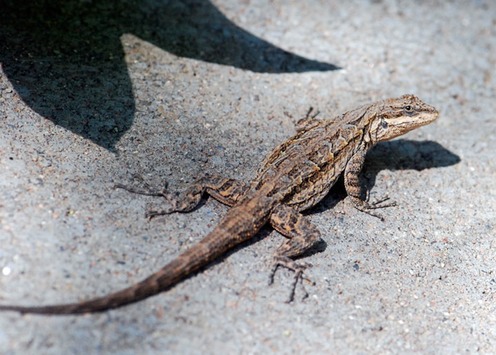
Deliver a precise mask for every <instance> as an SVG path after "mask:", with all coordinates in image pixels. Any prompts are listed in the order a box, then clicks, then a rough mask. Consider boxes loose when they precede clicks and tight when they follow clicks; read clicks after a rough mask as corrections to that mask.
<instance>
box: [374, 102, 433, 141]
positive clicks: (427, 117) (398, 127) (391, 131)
mask: <svg viewBox="0 0 496 355" xmlns="http://www.w3.org/2000/svg"><path fill="white" fill-rule="evenodd" d="M438 116H439V112H438V111H437V110H436V109H435V108H434V107H432V106H430V105H427V104H426V103H425V102H423V101H422V100H420V99H419V98H418V97H416V96H415V95H403V96H401V97H399V98H396V99H387V100H384V101H382V102H381V104H380V105H379V110H378V112H377V115H376V117H375V119H374V120H373V121H372V122H371V124H370V138H371V140H372V142H373V143H378V142H382V141H387V140H389V139H392V138H395V137H398V136H401V135H402V134H405V133H407V132H409V131H411V130H413V129H415V128H418V127H421V126H425V125H427V124H429V123H431V122H432V121H434V120H435V119H436V118H438Z"/></svg>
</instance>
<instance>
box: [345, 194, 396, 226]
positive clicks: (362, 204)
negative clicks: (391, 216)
mask: <svg viewBox="0 0 496 355" xmlns="http://www.w3.org/2000/svg"><path fill="white" fill-rule="evenodd" d="M386 201H389V196H385V197H384V198H382V199H379V200H377V201H374V202H372V203H370V202H368V201H363V200H360V199H356V200H355V199H353V205H354V207H355V208H356V209H357V210H359V211H362V212H365V213H367V214H368V215H370V216H372V217H376V218H379V219H380V220H381V221H383V222H384V217H383V216H382V215H380V214H379V213H375V212H372V210H377V209H380V208H388V207H394V206H397V204H396V202H394V201H390V202H387V203H385V202H386Z"/></svg>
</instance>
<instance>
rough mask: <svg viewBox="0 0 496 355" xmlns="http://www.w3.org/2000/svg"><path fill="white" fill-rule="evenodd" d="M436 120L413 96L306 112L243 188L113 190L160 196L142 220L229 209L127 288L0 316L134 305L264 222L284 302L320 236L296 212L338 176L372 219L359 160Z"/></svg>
mask: <svg viewBox="0 0 496 355" xmlns="http://www.w3.org/2000/svg"><path fill="white" fill-rule="evenodd" d="M438 116H439V112H438V111H437V110H436V109H435V108H434V107H432V106H430V105H428V104H426V103H424V102H423V101H422V100H420V99H419V98H417V97H416V96H414V95H403V96H401V97H398V98H391V99H385V100H381V101H378V102H375V103H372V104H368V105H363V106H360V107H358V108H355V109H353V110H350V111H347V112H345V113H343V114H341V115H338V116H337V117H334V118H332V119H316V118H315V117H314V116H313V117H309V114H307V117H306V118H305V119H302V120H300V121H298V123H297V127H296V134H295V135H293V136H292V137H291V138H289V139H288V140H286V141H285V142H283V143H282V144H280V145H279V146H278V147H276V148H275V149H274V150H273V151H272V152H271V153H270V154H268V156H267V157H266V158H265V160H264V161H263V162H262V164H261V165H260V168H259V169H258V171H257V173H256V176H255V177H254V178H253V180H252V181H251V182H250V183H245V182H242V181H240V180H235V179H231V178H222V177H217V176H209V175H207V176H205V177H204V178H202V179H199V180H198V181H197V183H195V184H194V185H192V186H191V187H190V188H189V189H187V190H186V192H185V193H184V194H183V195H182V196H179V195H178V194H175V195H173V194H171V193H168V192H167V191H166V189H164V190H162V191H159V192H151V191H144V190H141V191H139V190H138V189H132V188H127V187H126V186H124V185H116V187H120V188H126V189H128V190H130V191H131V192H136V193H141V194H145V195H153V196H161V197H164V198H165V199H166V200H167V202H168V207H167V208H166V209H164V210H155V211H149V212H148V213H147V216H148V217H149V218H152V217H154V216H157V215H165V214H170V213H173V212H190V211H192V210H193V209H195V208H196V207H197V206H198V204H199V203H200V201H201V199H202V196H203V195H205V194H208V195H210V196H211V197H213V198H214V199H216V200H218V201H220V202H221V203H223V204H225V205H227V206H230V207H231V208H230V210H229V211H228V212H227V214H226V215H225V216H224V217H223V218H222V219H221V220H220V221H219V223H218V224H217V226H216V227H214V228H213V230H212V231H211V232H210V233H208V234H207V235H206V236H205V237H204V238H203V239H202V240H200V241H199V242H198V243H197V244H195V245H193V246H192V247H190V248H189V249H187V250H186V251H184V252H183V253H182V254H180V255H179V256H178V257H176V258H175V259H173V260H172V261H170V262H169V263H168V264H166V265H165V266H164V267H163V268H161V269H160V270H158V271H157V272H155V273H154V274H152V275H151V276H149V277H147V278H145V279H144V280H142V281H141V282H138V283H136V284H134V285H133V286H129V287H127V288H125V289H123V290H121V291H117V292H115V293H110V294H108V295H106V296H102V297H97V298H94V299H90V300H87V301H82V302H77V303H67V304H55V305H47V306H20V305H0V311H17V312H20V313H22V314H24V313H35V314H47V315H64V314H65V315H68V314H84V313H97V312H103V311H107V310H110V309H115V308H118V307H122V306H125V305H128V304H131V303H135V302H138V301H140V300H143V299H145V298H148V297H150V296H153V295H156V294H158V293H160V292H163V291H166V290H168V289H170V288H172V287H173V286H175V285H176V284H178V283H179V282H182V281H183V280H184V279H186V278H188V277H189V276H191V275H192V274H195V273H197V272H199V271H200V270H201V269H202V268H204V267H206V266H208V265H209V264H210V263H211V262H212V261H213V260H215V259H217V258H219V257H221V256H222V255H223V254H225V253H227V251H229V250H231V249H232V248H234V247H235V246H237V245H239V244H241V243H243V242H246V241H247V240H249V239H251V238H253V237H254V236H255V235H256V234H257V233H258V231H259V230H260V229H261V228H262V227H263V226H264V225H266V224H270V225H271V226H272V227H273V229H275V230H276V231H277V232H278V233H280V234H282V235H283V236H284V237H286V239H285V240H284V242H283V243H282V244H281V245H280V246H279V247H278V248H277V249H276V251H275V254H274V262H273V269H272V274H271V279H270V280H273V275H274V273H275V272H276V270H277V268H278V267H280V266H282V267H286V268H288V269H290V270H291V271H293V272H294V281H293V284H292V290H291V295H290V297H289V301H292V300H293V298H294V294H295V288H296V285H297V283H298V281H301V280H303V277H304V276H303V272H304V270H305V268H306V267H308V266H309V265H307V264H306V263H302V262H298V261H297V260H296V259H297V258H298V257H300V256H301V255H302V254H303V253H305V251H307V250H308V249H309V248H311V247H312V246H313V245H314V244H315V243H317V242H318V241H319V240H320V237H321V233H320V231H319V229H318V228H317V227H316V226H315V225H314V224H312V223H311V222H310V220H309V218H308V217H307V216H305V215H303V214H302V213H301V212H302V211H304V210H307V209H309V208H310V207H312V206H314V205H316V204H317V203H318V202H319V201H320V200H322V198H324V196H326V195H327V193H328V192H329V190H330V188H331V187H332V186H333V185H334V184H335V182H336V180H337V179H338V178H339V177H340V176H341V174H343V175H344V186H345V190H346V193H347V195H348V197H349V199H350V200H351V202H352V204H353V206H354V207H356V208H357V209H358V210H360V211H364V212H368V213H370V214H373V213H372V210H374V209H376V208H383V207H389V206H392V205H394V203H389V204H386V203H385V202H384V201H386V200H387V198H386V199H382V200H378V201H376V202H374V203H371V202H369V194H368V193H367V191H364V190H366V189H364V188H363V186H361V184H360V182H361V181H360V177H361V176H360V174H361V170H362V167H363V165H364V161H365V155H366V153H367V151H368V150H369V149H370V148H371V147H372V146H374V145H375V144H377V143H379V142H383V141H387V140H390V139H392V138H395V137H397V136H400V135H403V134H405V133H407V132H409V131H411V130H413V129H416V128H418V127H421V126H424V125H427V124H429V123H431V122H433V121H434V120H436V119H437V118H438ZM373 215H374V214H373ZM376 216H377V217H381V216H379V215H376Z"/></svg>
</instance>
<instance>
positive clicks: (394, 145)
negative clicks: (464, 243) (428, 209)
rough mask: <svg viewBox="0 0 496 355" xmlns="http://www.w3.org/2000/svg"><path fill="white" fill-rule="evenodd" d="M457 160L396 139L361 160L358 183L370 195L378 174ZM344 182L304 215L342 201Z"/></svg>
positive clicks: (434, 147) (427, 144)
mask: <svg viewBox="0 0 496 355" xmlns="http://www.w3.org/2000/svg"><path fill="white" fill-rule="evenodd" d="M460 161H461V159H460V157H459V156H458V155H456V154H454V153H452V152H450V151H449V150H447V149H446V148H444V147H443V146H441V145H440V144H439V143H436V142H433V141H423V142H419V141H411V140H407V139H397V140H394V141H388V142H383V143H379V144H377V145H376V146H374V147H373V148H372V149H371V150H370V151H369V152H368V153H367V157H366V159H365V166H364V168H363V170H362V173H361V183H362V184H363V187H364V191H365V190H366V191H370V190H371V189H372V188H373V187H374V185H375V182H376V178H377V174H378V173H379V172H380V171H381V170H386V169H387V170H409V169H412V170H417V171H421V170H425V169H431V168H439V167H446V166H451V165H455V164H458V163H459V162H460ZM346 196H347V194H346V190H345V188H344V179H343V177H342V176H341V177H340V178H339V179H338V181H337V182H336V184H335V185H334V186H333V187H332V188H331V191H330V192H329V194H328V195H327V196H326V197H325V198H324V199H323V200H322V201H321V202H320V203H318V204H317V205H316V206H314V207H312V208H311V209H309V210H308V211H306V212H305V213H306V214H313V213H316V212H322V211H325V210H328V209H332V208H334V206H336V204H337V203H339V202H340V201H342V200H344V199H345V198H346Z"/></svg>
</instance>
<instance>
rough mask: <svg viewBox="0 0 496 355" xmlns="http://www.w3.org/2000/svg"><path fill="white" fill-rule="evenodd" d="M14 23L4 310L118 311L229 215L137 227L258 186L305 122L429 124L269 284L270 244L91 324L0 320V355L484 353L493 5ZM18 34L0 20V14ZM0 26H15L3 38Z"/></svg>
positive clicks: (4, 134)
mask: <svg viewBox="0 0 496 355" xmlns="http://www.w3.org/2000/svg"><path fill="white" fill-rule="evenodd" d="M16 3H18V2H14V1H10V2H9V1H7V2H6V4H4V5H3V6H6V7H7V8H8V10H9V11H3V14H2V15H0V24H1V25H0V36H1V37H0V42H2V47H3V49H2V50H1V51H0V64H1V66H0V245H1V247H0V303H3V304H5V303H17V304H26V305H28V304H29V305H31V304H40V305H41V304H49V303H59V302H70V301H75V300H83V299H86V298H89V297H94V296H100V295H104V294H106V293H109V292H112V291H116V290H118V289H121V288H123V287H125V286H127V285H129V284H132V283H134V282H137V281H139V280H141V279H142V278H144V277H145V276H147V275H148V274H150V273H152V272H154V271H156V270H157V269H159V268H160V267H161V266H162V265H164V264H165V263H166V262H168V261H170V260H171V259H173V258H174V257H175V256H177V255H178V254H179V253H180V252H181V251H183V250H185V249H186V248H188V247H189V246H191V245H193V244H194V243H196V242H197V241H198V240H200V239H201V238H202V237H203V236H204V235H206V234H207V233H208V232H209V231H210V230H211V229H212V228H213V226H214V225H215V224H216V223H217V221H218V220H219V219H220V218H221V216H223V215H224V214H225V213H226V210H227V207H225V206H223V205H221V204H219V203H217V202H216V201H214V200H212V199H208V200H206V202H205V203H204V204H203V205H202V206H201V208H199V209H197V210H196V211H194V212H193V213H190V214H175V215H170V216H165V217H160V218H156V219H154V220H152V221H147V220H146V218H145V217H144V213H145V211H146V210H147V209H148V208H150V207H153V206H155V207H157V206H160V205H161V203H163V201H160V199H157V198H151V197H144V196H137V195H133V194H130V193H127V192H126V191H121V190H114V189H113V184H114V182H122V183H129V184H135V185H137V186H140V185H143V184H144V183H147V184H149V185H151V186H154V187H157V188H159V187H161V186H163V184H164V181H167V182H168V184H169V189H170V190H173V191H176V190H177V191H180V190H182V189H184V188H186V187H187V186H188V185H189V184H190V183H191V182H193V181H194V180H195V179H196V178H197V177H199V176H201V175H202V174H204V173H211V174H224V175H227V176H230V177H235V178H239V179H244V180H248V179H250V178H251V177H253V175H254V172H255V170H256V168H257V165H258V163H259V162H260V161H261V160H262V159H263V157H264V155H265V154H266V153H267V152H269V151H270V150H271V149H272V148H273V147H274V146H275V145H277V144H278V143H280V142H281V141H283V140H284V139H285V138H287V137H289V136H290V135H291V134H293V133H294V132H295V129H294V123H295V122H296V121H297V120H298V119H300V118H301V117H303V116H304V115H305V113H306V112H307V110H308V109H309V107H311V106H312V107H314V108H316V109H318V110H319V111H320V115H319V117H332V116H334V115H336V114H338V113H340V112H343V111H344V110H347V109H350V108H353V107H355V106H357V105H360V104H364V103H368V102H372V101H374V100H378V99H383V98H387V97H394V96H399V95H402V94H405V93H414V94H416V95H418V96H419V97H421V98H422V99H423V100H425V101H426V102H428V103H430V104H432V105H434V106H436V107H437V108H439V110H440V112H441V117H440V119H439V120H438V121H437V122H435V123H434V124H432V125H430V126H427V127H424V128H421V129H419V130H416V131H413V132H411V133H410V134H408V135H406V136H404V137H402V138H401V139H400V140H396V141H393V142H391V143H387V144H381V145H379V146H377V147H376V148H375V149H374V150H373V151H372V152H371V153H370V154H369V157H368V159H367V164H366V168H365V171H364V176H365V179H366V181H368V183H369V185H370V186H371V187H372V198H374V197H381V196H384V195H386V194H387V195H389V196H390V197H391V198H392V199H393V200H395V201H396V202H397V203H398V207H395V208H389V209H386V210H384V211H382V213H383V215H384V217H385V219H386V220H385V222H381V221H380V220H378V219H376V218H373V217H371V216H369V215H367V214H364V213H360V212H359V211H357V210H355V209H353V208H352V207H351V205H350V204H349V201H347V199H346V198H345V195H344V191H343V187H342V184H341V185H339V184H338V186H336V188H335V189H333V190H332V191H331V193H330V195H329V197H327V198H326V199H325V200H324V201H323V202H322V203H321V204H320V205H319V206H317V207H316V208H314V209H312V210H311V211H309V212H308V215H309V218H310V219H311V221H312V222H313V223H315V224H316V225H318V226H319V228H320V230H321V232H322V239H323V242H322V243H321V245H320V247H319V248H317V249H316V250H315V251H314V252H313V253H311V254H310V255H308V256H306V257H305V259H304V260H305V261H307V262H309V263H311V264H312V265H313V267H312V268H311V269H310V270H309V271H308V273H307V275H308V276H309V277H310V278H311V279H312V280H313V281H314V282H315V285H314V286H312V285H310V284H306V285H305V288H306V290H307V292H308V294H309V296H308V298H306V299H302V297H303V295H304V292H303V290H302V289H301V288H298V289H297V293H296V301H295V302H294V303H292V304H286V303H285V302H284V301H285V300H286V298H287V296H288V293H289V287H290V284H291V281H292V278H291V277H292V274H291V273H290V272H289V271H288V272H286V271H282V272H280V273H278V274H277V277H276V280H275V283H274V284H273V285H272V286H270V287H269V286H268V285H267V283H268V275H269V272H270V263H271V255H272V253H273V251H274V250H275V248H276V247H277V246H278V245H279V244H280V243H281V241H282V237H281V236H280V235H278V234H277V233H275V232H274V231H272V230H271V229H270V228H266V229H263V230H262V231H261V232H260V233H259V235H258V236H257V237H256V238H255V239H254V240H253V242H251V243H248V244H246V245H243V246H241V247H239V248H237V249H236V250H234V251H233V252H232V253H230V254H229V255H227V256H226V257H225V258H223V259H222V260H219V261H218V262H217V263H214V264H213V265H211V266H210V267H208V268H207V269H206V270H204V271H202V272H200V273H199V274H197V275H195V276H193V277H191V278H189V279H188V280H186V281H184V282H182V283H180V284H179V285H177V286H176V287H174V288H173V289H171V290H169V291H168V292H166V293H163V294H160V295H158V296H155V297H152V298H149V299H147V300H145V301H143V302H140V303H138V304H134V305H131V306H128V307H125V308H121V309H118V310H114V311H110V312H107V313H103V314H98V315H86V316H66V317H44V316H35V315H25V316H21V315H19V314H16V313H12V312H7V313H2V314H0V353H2V354H25V353H28V354H35V353H36V354H41V353H43V354H69V353H71V354H89V353H91V354H107V353H110V354H112V353H114V354H135V353H145V354H154V353H157V354H158V353H174V354H179V353H182V354H200V353H201V354H219V353H230V354H255V353H259V354H260V353H278V354H290V353H300V354H301V353H306V354H321V353H341V354H379V353H380V354H387V353H402V354H403V353H426V354H434V353H436V354H438V353H463V352H468V353H476V352H481V353H494V352H496V244H495V236H496V235H495V217H496V160H495V153H496V152H495V150H494V149H495V148H494V147H495V146H496V117H495V112H496V97H495V96H496V89H495V88H496V77H495V74H494V68H495V67H496V30H495V29H496V3H495V2H492V1H450V2H445V1H350V2H338V1H313V0H312V1H278V0H276V1H268V0H267V1H263V0H259V1H249V0H248V1H246V0H245V1H220V0H216V1H212V2H208V1H200V0H196V1H184V2H182V3H179V2H175V1H171V2H168V1H163V2H161V1H154V0H150V1H146V2H141V1H127V2H113V1H108V2H105V3H103V4H100V5H98V4H95V3H93V2H78V1H65V2H61V3H58V2H54V1H52V2H50V4H51V5H47V4H48V2H47V4H45V3H43V1H38V2H30V3H31V5H29V6H27V5H24V6H25V7H19V5H17V4H16ZM7 14H8V15H7ZM7 16H8V17H7Z"/></svg>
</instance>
